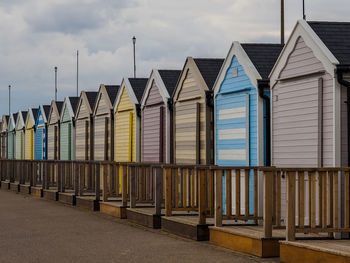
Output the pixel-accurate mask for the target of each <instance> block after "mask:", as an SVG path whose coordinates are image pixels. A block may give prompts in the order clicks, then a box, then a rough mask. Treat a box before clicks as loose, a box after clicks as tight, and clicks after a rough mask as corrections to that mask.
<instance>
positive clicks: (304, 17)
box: [303, 0, 306, 20]
mask: <svg viewBox="0 0 350 263" xmlns="http://www.w3.org/2000/svg"><path fill="white" fill-rule="evenodd" d="M303 19H304V20H306V15H305V0H303Z"/></svg>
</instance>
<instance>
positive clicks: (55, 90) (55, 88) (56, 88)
mask: <svg viewBox="0 0 350 263" xmlns="http://www.w3.org/2000/svg"><path fill="white" fill-rule="evenodd" d="M55 101H57V67H55Z"/></svg>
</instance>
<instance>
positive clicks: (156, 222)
mask: <svg viewBox="0 0 350 263" xmlns="http://www.w3.org/2000/svg"><path fill="white" fill-rule="evenodd" d="M126 213H127V219H128V220H130V221H131V222H134V223H136V224H139V225H142V226H145V227H149V228H154V229H159V228H161V226H162V223H161V215H164V211H163V212H162V214H161V215H157V214H156V213H155V207H154V206H153V205H152V204H142V205H137V206H136V207H135V208H127V209H126Z"/></svg>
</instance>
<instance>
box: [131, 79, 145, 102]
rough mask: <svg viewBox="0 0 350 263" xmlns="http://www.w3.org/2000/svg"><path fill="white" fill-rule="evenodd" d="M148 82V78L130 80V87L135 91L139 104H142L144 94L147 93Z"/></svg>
mask: <svg viewBox="0 0 350 263" xmlns="http://www.w3.org/2000/svg"><path fill="white" fill-rule="evenodd" d="M147 81H148V79H147V78H129V82H130V85H131V87H132V89H133V90H134V93H135V96H136V99H137V100H138V102H140V101H141V99H142V96H143V92H144V91H145V88H146V85H147Z"/></svg>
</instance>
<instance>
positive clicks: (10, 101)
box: [9, 85, 11, 117]
mask: <svg viewBox="0 0 350 263" xmlns="http://www.w3.org/2000/svg"><path fill="white" fill-rule="evenodd" d="M10 116H11V85H9V117H10Z"/></svg>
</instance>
